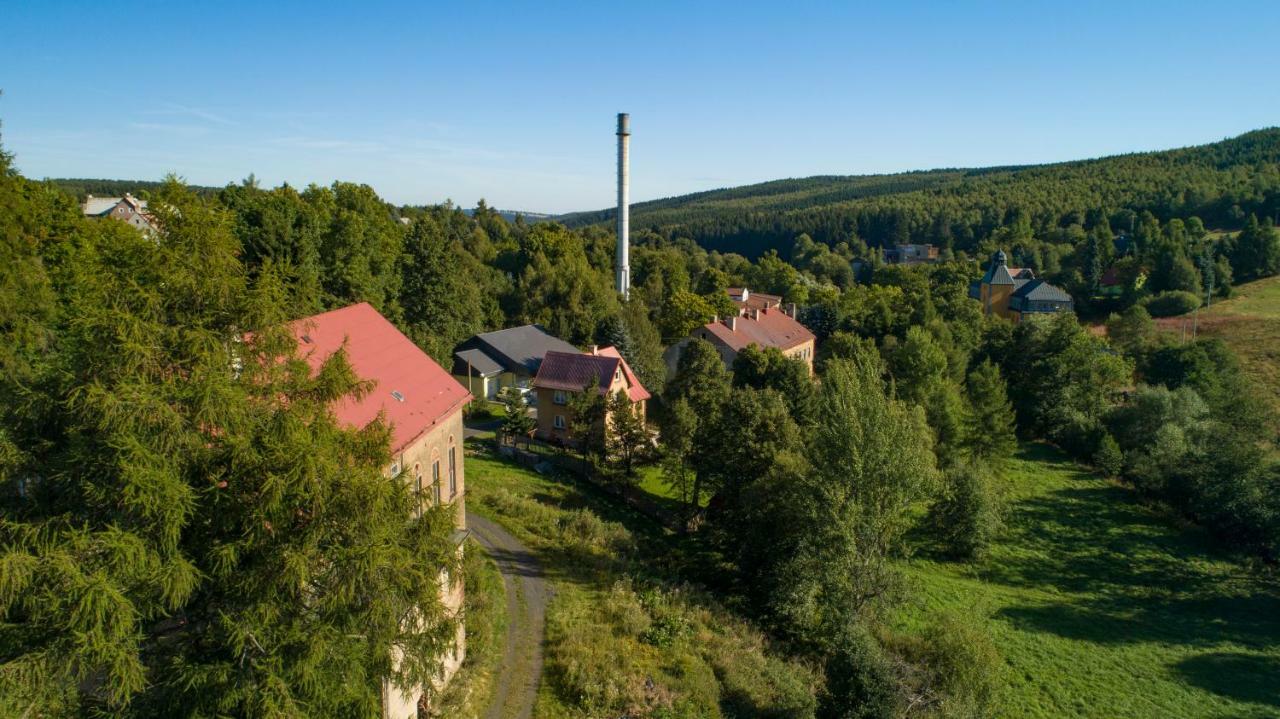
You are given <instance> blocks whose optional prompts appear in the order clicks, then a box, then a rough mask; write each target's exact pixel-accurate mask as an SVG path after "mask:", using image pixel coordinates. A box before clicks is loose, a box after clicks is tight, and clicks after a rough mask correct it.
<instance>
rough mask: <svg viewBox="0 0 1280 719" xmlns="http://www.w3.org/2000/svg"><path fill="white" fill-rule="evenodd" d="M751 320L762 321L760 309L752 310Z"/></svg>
mask: <svg viewBox="0 0 1280 719" xmlns="http://www.w3.org/2000/svg"><path fill="white" fill-rule="evenodd" d="M751 319H753V320H759V319H760V310H758V309H756V308H754V307H753V308H751Z"/></svg>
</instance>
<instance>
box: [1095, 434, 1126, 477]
mask: <svg viewBox="0 0 1280 719" xmlns="http://www.w3.org/2000/svg"><path fill="white" fill-rule="evenodd" d="M1093 466H1094V467H1097V468H1098V471H1099V472H1102V473H1103V474H1105V475H1106V476H1108V477H1116V476H1119V474H1120V472H1121V470H1123V469H1124V453H1122V452H1121V451H1120V445H1119V444H1117V443H1116V438H1115V437H1112V436H1111V434H1110V433H1107V434H1104V435H1102V440H1101V441H1099V442H1098V451H1096V452H1094V453H1093Z"/></svg>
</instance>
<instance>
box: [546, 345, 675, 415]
mask: <svg viewBox="0 0 1280 719" xmlns="http://www.w3.org/2000/svg"><path fill="white" fill-rule="evenodd" d="M619 365H621V367H622V373H623V375H624V376H625V377H626V379H627V384H628V385H629V389H628V392H627V396H628V397H629V398H630V399H631V401H632V402H639V401H640V400H643V399H649V391H648V390H646V389H645V388H644V385H641V384H640V381H639V380H638V379H636V376H635V375H634V374H633V373H632V372H631V367H630V366H629V365H627V361H626V360H624V359H622V355H620V354H618V351H617V350H616V349H614V348H612V347H606V348H604V349H602V350H599V354H591V353H586V352H584V353H582V354H578V353H575V352H556V351H554V350H552V351H550V352H547V354H546V355H545V356H544V357H543V358H542V364H541V365H540V366H539V367H538V374H537V376H536V377H534V378H533V386H534V387H542V388H544V389H559V390H565V391H568V392H580V391H582V390H583V389H586V387H587V385H589V384H591V380H592V378H594V379H595V380H596V382H597V383H598V384H599V386H600V393H601V394H604V393H606V392H608V391H609V387H610V386H611V385H612V384H613V375H614V373H616V372H617V371H618V367H619Z"/></svg>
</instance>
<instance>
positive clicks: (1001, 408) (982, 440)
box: [964, 360, 1018, 466]
mask: <svg viewBox="0 0 1280 719" xmlns="http://www.w3.org/2000/svg"><path fill="white" fill-rule="evenodd" d="M966 390H967V394H968V398H969V411H968V413H967V414H966V417H965V426H964V445H965V450H966V453H967V454H968V455H969V456H970V457H971V458H973V459H974V460H976V461H978V462H984V463H987V464H989V465H994V466H998V465H1000V464H1002V463H1003V462H1005V461H1006V460H1007V459H1009V457H1011V456H1012V455H1013V451H1014V450H1015V449H1016V448H1017V446H1018V441H1017V438H1016V437H1015V436H1014V432H1013V428H1014V414H1013V405H1012V404H1010V402H1009V397H1008V394H1007V392H1006V390H1005V383H1004V379H1003V378H1002V377H1001V376H1000V368H999V367H997V366H996V365H995V364H994V363H992V362H991V361H990V360H986V361H984V362H982V364H979V365H978V366H977V367H975V368H974V369H973V371H972V372H970V373H969V379H968V383H967V387H966Z"/></svg>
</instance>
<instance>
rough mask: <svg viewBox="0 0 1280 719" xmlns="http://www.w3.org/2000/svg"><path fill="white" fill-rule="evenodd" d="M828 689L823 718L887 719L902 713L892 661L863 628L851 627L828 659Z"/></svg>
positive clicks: (824, 695) (822, 705)
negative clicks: (899, 712) (899, 708)
mask: <svg viewBox="0 0 1280 719" xmlns="http://www.w3.org/2000/svg"><path fill="white" fill-rule="evenodd" d="M826 677H827V682H826V686H825V687H824V688H823V691H822V695H821V697H820V698H819V703H818V714H817V716H818V717H821V718H822V719H882V718H885V719H887V718H888V717H893V716H896V714H897V710H898V703H899V702H898V684H897V680H896V678H895V677H894V668H893V662H892V660H891V659H890V658H889V657H888V656H887V655H886V654H885V652H884V650H883V649H881V648H880V643H879V642H877V641H876V639H875V638H874V637H872V636H871V635H870V634H868V633H867V632H866V630H864V629H862V628H861V627H849V628H848V629H846V630H845V631H844V632H843V634H842V636H841V637H840V638H838V639H836V640H835V641H834V646H833V648H832V652H831V655H830V656H829V657H828V658H827V666H826Z"/></svg>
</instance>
